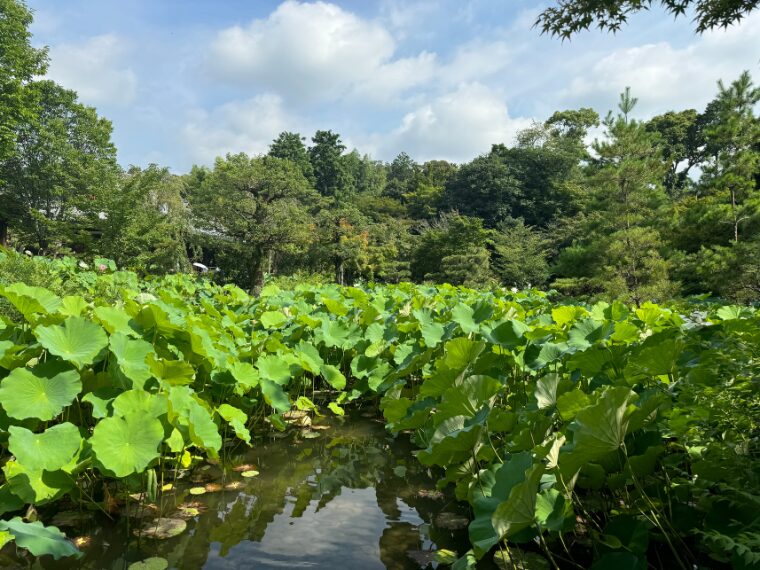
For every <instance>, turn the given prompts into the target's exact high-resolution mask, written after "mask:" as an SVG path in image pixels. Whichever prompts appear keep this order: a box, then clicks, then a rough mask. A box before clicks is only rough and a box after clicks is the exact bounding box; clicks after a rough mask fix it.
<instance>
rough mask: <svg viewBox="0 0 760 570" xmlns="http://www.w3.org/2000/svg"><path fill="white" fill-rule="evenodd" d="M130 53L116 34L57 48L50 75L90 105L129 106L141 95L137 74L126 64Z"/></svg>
mask: <svg viewBox="0 0 760 570" xmlns="http://www.w3.org/2000/svg"><path fill="white" fill-rule="evenodd" d="M128 51H129V50H128V49H127V46H126V44H125V42H124V41H123V40H122V39H121V38H120V37H118V36H116V35H114V34H104V35H100V36H94V37H91V38H89V39H87V40H85V41H84V42H80V43H62V44H58V45H54V46H52V47H51V49H50V60H51V61H50V68H49V69H48V73H47V75H48V77H49V78H50V79H53V80H54V81H56V82H58V83H60V84H61V85H63V86H64V87H66V88H68V89H74V90H75V91H76V92H77V93H78V94H79V97H80V99H82V100H83V101H84V102H86V103H91V104H99V103H109V104H117V105H126V104H129V103H131V102H132V101H134V99H135V97H136V95H137V75H136V74H135V72H134V71H133V70H132V68H131V67H129V66H127V65H126V64H125V63H124V59H125V57H126V55H127V54H128Z"/></svg>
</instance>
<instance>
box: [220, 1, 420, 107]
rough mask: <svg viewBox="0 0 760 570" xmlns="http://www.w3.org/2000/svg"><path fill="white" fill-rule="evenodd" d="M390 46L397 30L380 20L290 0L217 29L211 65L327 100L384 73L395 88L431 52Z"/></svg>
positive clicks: (228, 75)
mask: <svg viewBox="0 0 760 570" xmlns="http://www.w3.org/2000/svg"><path fill="white" fill-rule="evenodd" d="M395 50H396V42H395V40H394V38H393V37H392V35H391V34H390V32H388V30H386V29H385V28H384V27H383V26H382V25H380V24H379V23H375V22H371V21H368V20H364V19H362V18H359V17H358V16H356V15H355V14H353V13H351V12H348V11H345V10H343V9H342V8H340V7H339V6H336V5H334V4H328V3H325V2H315V3H301V2H297V1H294V0H288V1H286V2H283V3H282V4H280V6H278V8H277V9H276V10H275V11H274V12H272V13H271V14H270V15H269V16H268V17H267V18H265V19H259V20H254V21H253V22H251V23H250V24H248V25H247V26H245V27H242V26H234V27H231V28H227V29H225V30H222V31H221V32H219V33H218V34H217V37H216V39H215V41H214V42H213V44H212V47H211V59H210V60H209V62H208V65H209V66H210V67H211V71H212V73H213V74H214V75H216V76H217V77H218V78H220V79H223V80H225V81H228V82H231V83H236V84H240V85H245V86H257V87H260V88H264V89H267V90H273V91H276V92H277V93H279V94H281V95H282V96H284V97H286V98H288V99H291V100H301V101H303V100H307V101H308V100H319V99H328V100H329V99H335V98H339V97H341V96H343V95H345V94H347V93H350V92H352V91H355V90H356V89H357V88H358V87H359V86H361V85H362V84H364V83H365V82H367V81H375V80H377V76H378V75H381V76H387V77H389V79H390V81H391V82H392V84H393V87H394V89H397V90H402V89H405V88H407V87H408V86H411V85H415V84H417V83H418V80H417V79H416V78H415V73H416V72H417V70H418V68H422V70H423V73H424V69H425V68H426V67H428V66H429V64H430V61H429V60H430V57H429V56H428V55H426V54H421V55H420V56H419V57H416V58H415V57H412V58H407V59H396V60H394V59H393V55H394V53H395ZM400 70H401V71H403V73H399V71H400ZM404 79H405V80H404Z"/></svg>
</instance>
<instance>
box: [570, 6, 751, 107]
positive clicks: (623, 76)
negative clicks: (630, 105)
mask: <svg viewBox="0 0 760 570" xmlns="http://www.w3.org/2000/svg"><path fill="white" fill-rule="evenodd" d="M758 29H760V13H758V14H753V15H751V16H750V17H748V18H747V19H745V20H744V21H742V23H741V24H738V25H735V26H732V27H731V28H729V29H727V30H715V31H712V32H707V33H705V34H704V35H703V36H698V37H696V38H695V39H694V41H693V42H692V43H690V44H688V45H686V46H683V47H674V46H673V45H672V44H671V43H670V42H668V41H662V42H657V43H649V44H644V45H640V46H635V47H628V48H624V49H618V50H615V51H613V52H612V53H610V54H608V55H606V56H604V57H602V58H601V59H599V60H597V61H595V62H591V64H590V65H588V71H585V72H584V71H581V72H578V68H576V69H575V71H576V72H578V74H577V75H576V76H575V77H574V78H573V79H571V80H569V86H568V87H567V88H565V89H564V90H562V92H561V93H560V99H562V100H564V101H568V102H570V103H571V104H575V105H584V106H589V105H594V106H595V107H596V108H597V110H599V111H602V112H603V111H604V110H605V109H606V108H609V107H611V106H612V105H613V104H614V103H615V102H616V101H617V94H618V93H620V92H621V91H622V90H623V89H624V88H625V87H626V86H630V87H631V91H632V93H633V94H634V95H635V96H637V97H638V98H639V106H638V108H637V114H639V115H642V116H648V115H652V114H655V113H660V112H663V111H666V110H668V109H685V108H689V107H694V108H696V109H702V108H704V106H705V104H706V103H707V102H708V101H709V100H710V99H712V98H713V97H714V96H715V94H716V92H717V87H716V83H717V81H718V80H719V79H723V80H724V81H726V82H730V81H733V80H734V79H736V78H737V77H738V76H739V74H740V73H741V72H742V71H743V70H744V69H746V66H747V63H748V62H749V63H750V64H751V65H753V66H754V67H755V69H754V70H752V71H755V72H756V71H757V61H758V60H760V42H758V41H757V37H756V35H755V34H756V32H757V30H758ZM753 38H754V39H753ZM586 63H589V62H586Z"/></svg>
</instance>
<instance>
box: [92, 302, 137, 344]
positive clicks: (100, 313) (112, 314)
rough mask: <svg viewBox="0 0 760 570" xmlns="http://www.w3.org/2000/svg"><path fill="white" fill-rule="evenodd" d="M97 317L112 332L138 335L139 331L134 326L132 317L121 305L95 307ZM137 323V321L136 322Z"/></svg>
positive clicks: (94, 311)
mask: <svg viewBox="0 0 760 570" xmlns="http://www.w3.org/2000/svg"><path fill="white" fill-rule="evenodd" d="M93 313H95V318H96V319H97V320H98V322H99V323H100V324H101V325H103V328H104V329H106V330H107V331H108V332H109V333H110V334H115V333H117V332H120V333H123V334H126V335H128V336H132V337H135V336H138V333H137V332H136V331H135V329H134V328H133V327H132V323H134V321H133V320H132V317H131V315H130V314H129V313H127V312H126V311H125V310H124V309H120V308H119V307H95V309H94V310H93ZM134 324H135V325H136V324H137V323H134Z"/></svg>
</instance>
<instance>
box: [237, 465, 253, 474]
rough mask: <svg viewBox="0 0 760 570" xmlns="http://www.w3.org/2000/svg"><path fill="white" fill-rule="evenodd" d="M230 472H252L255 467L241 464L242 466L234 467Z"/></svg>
mask: <svg viewBox="0 0 760 570" xmlns="http://www.w3.org/2000/svg"><path fill="white" fill-rule="evenodd" d="M232 470H233V471H234V472H235V473H242V472H243V471H254V470H256V466H255V465H253V464H251V463H243V464H242V465H235V467H233V468H232Z"/></svg>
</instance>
